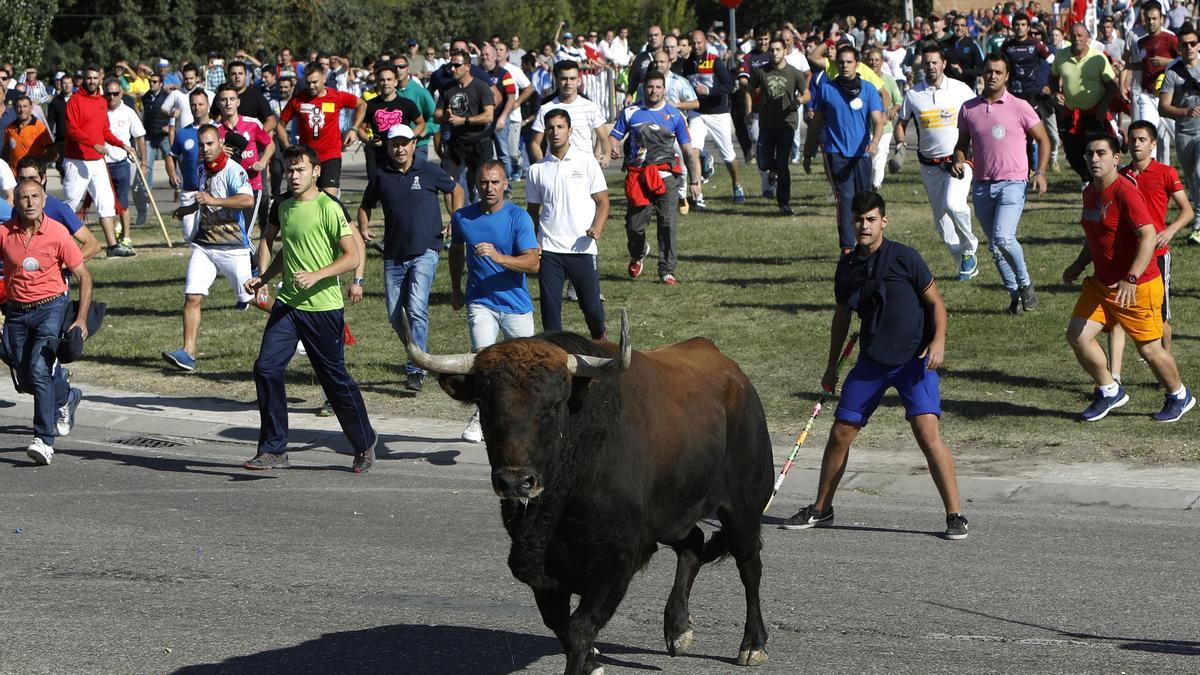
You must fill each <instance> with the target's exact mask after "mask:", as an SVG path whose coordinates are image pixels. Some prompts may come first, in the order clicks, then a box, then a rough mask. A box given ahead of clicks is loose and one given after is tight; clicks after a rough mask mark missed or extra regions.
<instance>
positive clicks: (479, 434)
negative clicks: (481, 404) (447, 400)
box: [462, 408, 483, 443]
mask: <svg viewBox="0 0 1200 675" xmlns="http://www.w3.org/2000/svg"><path fill="white" fill-rule="evenodd" d="M462 439H463V440H464V441H466V442H468V443H482V442H483V427H482V426H480V425H479V408H476V409H475V412H474V413H473V414H472V415H471V419H470V420H468V421H467V428H465V429H463V432H462Z"/></svg>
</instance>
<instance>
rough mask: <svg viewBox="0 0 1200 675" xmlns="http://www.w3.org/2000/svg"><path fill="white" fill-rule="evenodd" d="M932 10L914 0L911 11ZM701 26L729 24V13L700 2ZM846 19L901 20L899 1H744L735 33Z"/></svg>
mask: <svg viewBox="0 0 1200 675" xmlns="http://www.w3.org/2000/svg"><path fill="white" fill-rule="evenodd" d="M932 7H933V0H915V1H914V2H913V8H914V11H915V13H916V15H917V16H925V15H926V14H928V13H929V12H930V10H931V9H932ZM696 14H697V18H698V19H699V21H700V25H701V26H709V25H712V23H713V22H714V21H721V22H723V23H724V24H725V25H728V23H729V10H728V9H726V8H725V7H723V6H721V4H720V3H718V2H717V1H716V0H700V2H698V3H697V8H696ZM847 16H855V17H858V18H863V17H866V18H869V19H872V20H874V21H885V20H886V21H890V20H891V19H894V18H899V19H901V20H903V18H904V1H903V0H842V1H841V2H826V1H825V0H745V1H744V2H742V5H741V7H738V10H737V25H738V32H739V33H744V32H746V31H747V30H749V29H750V28H752V27H754V26H757V25H760V24H761V25H764V26H780V25H783V24H784V23H785V22H789V21H790V22H791V23H792V24H794V25H795V26H796V27H797V28H799V29H800V30H804V28H805V27H807V26H811V25H812V24H813V23H814V22H821V23H828V22H830V21H835V20H836V21H840V20H842V19H845V18H846V17H847Z"/></svg>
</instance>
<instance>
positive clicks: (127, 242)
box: [121, 237, 133, 251]
mask: <svg viewBox="0 0 1200 675" xmlns="http://www.w3.org/2000/svg"><path fill="white" fill-rule="evenodd" d="M121 245H122V246H124V247H125V248H127V249H129V250H130V251H132V250H133V240H132V239H130V238H129V237H124V238H122V239H121Z"/></svg>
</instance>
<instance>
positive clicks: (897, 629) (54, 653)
mask: <svg viewBox="0 0 1200 675" xmlns="http://www.w3.org/2000/svg"><path fill="white" fill-rule="evenodd" d="M0 422H7V423H9V424H8V426H2V427H0V528H2V529H0V568H2V569H3V570H4V571H5V573H4V574H3V575H2V576H0V599H2V601H0V627H2V630H3V633H4V639H3V640H2V641H0V672H4V673H37V672H48V673H93V672H94V673H126V672H128V673H175V672H181V673H210V672H214V673H215V672H244V673H267V672H286V673H306V672H337V673H384V672H394V673H459V672H470V673H507V672H512V671H522V670H528V671H530V672H557V671H560V670H561V669H562V667H563V664H564V659H563V657H562V655H561V654H560V651H559V647H558V643H557V641H556V640H555V639H553V637H552V636H551V635H550V633H549V631H548V630H547V629H546V628H545V627H544V626H543V625H542V623H541V620H540V618H539V616H538V613H537V611H536V609H535V607H534V603H533V598H532V595H531V594H530V592H529V591H528V589H527V588H526V587H525V586H523V585H521V584H519V583H517V582H516V581H514V580H513V579H512V577H511V576H510V575H509V573H508V569H507V567H506V565H505V557H506V555H507V550H508V541H507V538H506V535H505V534H504V532H503V530H502V528H501V526H500V520H499V514H498V509H497V500H496V498H495V497H494V496H493V495H492V493H491V490H490V487H489V483H488V480H487V466H486V464H485V463H484V461H483V459H482V455H481V453H479V452H478V450H477V449H476V448H467V447H466V446H464V445H461V444H449V443H448V444H446V445H444V446H440V449H438V450H436V451H430V452H428V453H425V454H421V453H409V452H404V453H395V454H394V455H393V456H390V457H389V456H384V457H382V458H381V460H380V461H379V463H378V464H377V465H376V469H375V470H374V471H372V472H371V473H370V474H367V475H363V476H359V475H354V474H352V473H350V472H349V471H348V470H347V468H348V466H349V463H350V462H349V457H346V456H341V455H336V454H334V453H331V452H328V451H317V450H310V451H307V452H303V453H294V454H293V468H291V469H287V470H281V471H276V472H272V473H268V474H265V475H263V474H250V473H247V472H244V471H243V470H242V469H240V468H238V465H239V464H240V462H241V461H243V460H244V459H246V458H248V457H249V456H250V455H251V454H252V452H253V448H252V446H250V445H246V444H238V443H228V444H223V445H216V444H209V443H198V444H195V445H190V446H183V447H175V448H160V449H145V448H136V447H127V446H123V445H120V444H116V443H112V442H111V441H112V440H113V439H115V438H117V436H114V435H113V434H112V432H103V431H98V430H89V429H86V428H82V427H81V428H77V429H76V431H75V433H73V434H72V435H71V437H69V438H66V439H60V441H59V454H58V455H57V456H56V458H55V461H54V463H53V465H51V466H50V467H44V468H33V467H32V466H31V464H30V462H28V461H27V459H26V457H25V454H24V451H23V449H18V448H23V447H24V445H25V444H26V443H27V442H28V438H29V434H30V432H29V430H28V428H26V427H22V426H21V425H19V424H17V423H16V422H15V421H14V420H13V419H12V418H5V419H4V420H0ZM793 487H798V486H793ZM798 499H799V496H798V495H797V494H796V493H794V492H793V493H786V490H785V494H784V495H782V496H781V500H780V501H781V503H780V504H778V505H777V506H776V507H775V509H774V513H775V514H776V516H778V515H787V514H788V513H790V512H791V511H792V510H793V509H794V508H795V507H796V506H797V503H796V502H797V500H798ZM968 506H969V510H968V515H969V516H970V518H971V527H972V530H971V537H970V538H969V539H967V540H965V541H961V542H950V541H944V540H942V539H940V538H938V537H937V536H935V535H936V533H937V532H938V531H940V529H941V518H940V514H939V513H938V511H939V509H938V507H937V505H936V504H935V500H934V495H933V490H932V486H931V487H930V490H929V495H928V497H927V498H921V497H919V496H914V497H912V498H891V497H886V498H885V497H878V496H871V495H867V494H853V493H847V494H845V495H842V496H841V497H840V499H839V501H838V503H837V514H838V520H837V524H838V526H837V527H835V528H831V529H826V530H810V531H806V532H786V531H783V530H778V529H776V528H775V527H773V526H770V525H769V526H768V527H764V529H763V538H764V544H765V549H764V561H765V567H766V570H765V579H764V607H763V613H764V616H765V618H766V620H767V624H768V629H769V630H770V642H769V643H768V651H769V653H770V660H769V661H768V662H767V664H766V665H765V666H763V667H761V668H759V669H758V672H763V673H766V672H771V673H776V672H780V673H782V672H786V673H842V672H844V673H864V672H889V673H893V672H920V673H929V672H955V673H960V672H972V673H974V672H1021V673H1027V672H1114V673H1115V672H1155V673H1161V672H1172V671H1177V672H1196V671H1197V670H1200V641H1197V638H1198V635H1200V631H1198V630H1197V629H1198V627H1200V620H1198V618H1197V616H1196V611H1195V598H1196V593H1195V589H1196V586H1197V572H1196V562H1195V555H1196V551H1197V550H1198V548H1200V547H1198V544H1200V522H1198V521H1197V516H1196V513H1195V512H1194V511H1157V510H1135V509H1112V508H1102V507H1092V508H1079V507H1039V506H1036V505H1034V506H1031V505H1025V504H1000V503H987V502H976V503H972V504H969V505H968ZM770 520H773V519H769V521H768V522H770ZM18 529H19V530H20V531H19V533H18ZM673 570H674V557H673V556H672V555H670V552H669V551H666V552H660V553H659V554H658V555H657V556H656V557H655V558H654V560H653V562H652V563H651V564H650V566H649V568H648V569H647V570H646V572H645V573H644V574H641V575H639V576H638V577H637V578H636V579H635V580H634V583H633V585H632V587H631V589H630V593H629V595H628V596H627V597H626V599H625V602H624V603H623V605H622V606H621V608H620V610H619V611H618V613H617V615H616V616H615V617H614V619H613V621H612V622H611V623H610V625H609V626H608V627H607V628H606V629H605V630H604V631H603V632H602V633H601V637H600V644H599V646H600V649H601V651H602V653H603V658H602V663H604V665H605V666H606V669H607V672H608V673H610V674H611V673H633V672H645V671H665V672H672V673H692V672H706V673H707V672H717V673H723V672H733V671H735V670H738V668H737V666H735V665H733V659H734V657H735V656H736V653H737V647H738V643H739V641H740V638H741V621H742V616H743V613H744V605H743V600H742V592H741V587H740V584H739V582H738V578H737V571H736V567H735V566H734V565H733V563H732V561H729V562H725V563H721V564H718V565H716V566H712V567H706V568H705V569H704V570H702V572H701V574H700V577H699V579H698V580H697V583H696V587H695V591H694V593H693V596H692V614H693V616H694V618H695V621H696V636H697V639H696V643H695V645H694V646H693V650H692V652H691V654H689V655H687V656H684V657H681V658H678V659H671V658H670V657H668V656H667V655H666V654H665V652H664V649H663V645H662V637H661V636H662V628H661V625H662V611H663V604H664V602H665V599H666V596H667V593H668V591H669V587H670V578H671V575H672V574H673Z"/></svg>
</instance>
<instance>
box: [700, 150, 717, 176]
mask: <svg viewBox="0 0 1200 675" xmlns="http://www.w3.org/2000/svg"><path fill="white" fill-rule="evenodd" d="M716 167H717V165H716V163H715V162H713V158H712V155H710V154H708V153H704V154H703V155H701V156H700V179H701V180H703V181H704V182H705V183H707V182H708V179H709V178H712V176H713V172H715V171H716V170H717V168H716Z"/></svg>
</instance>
